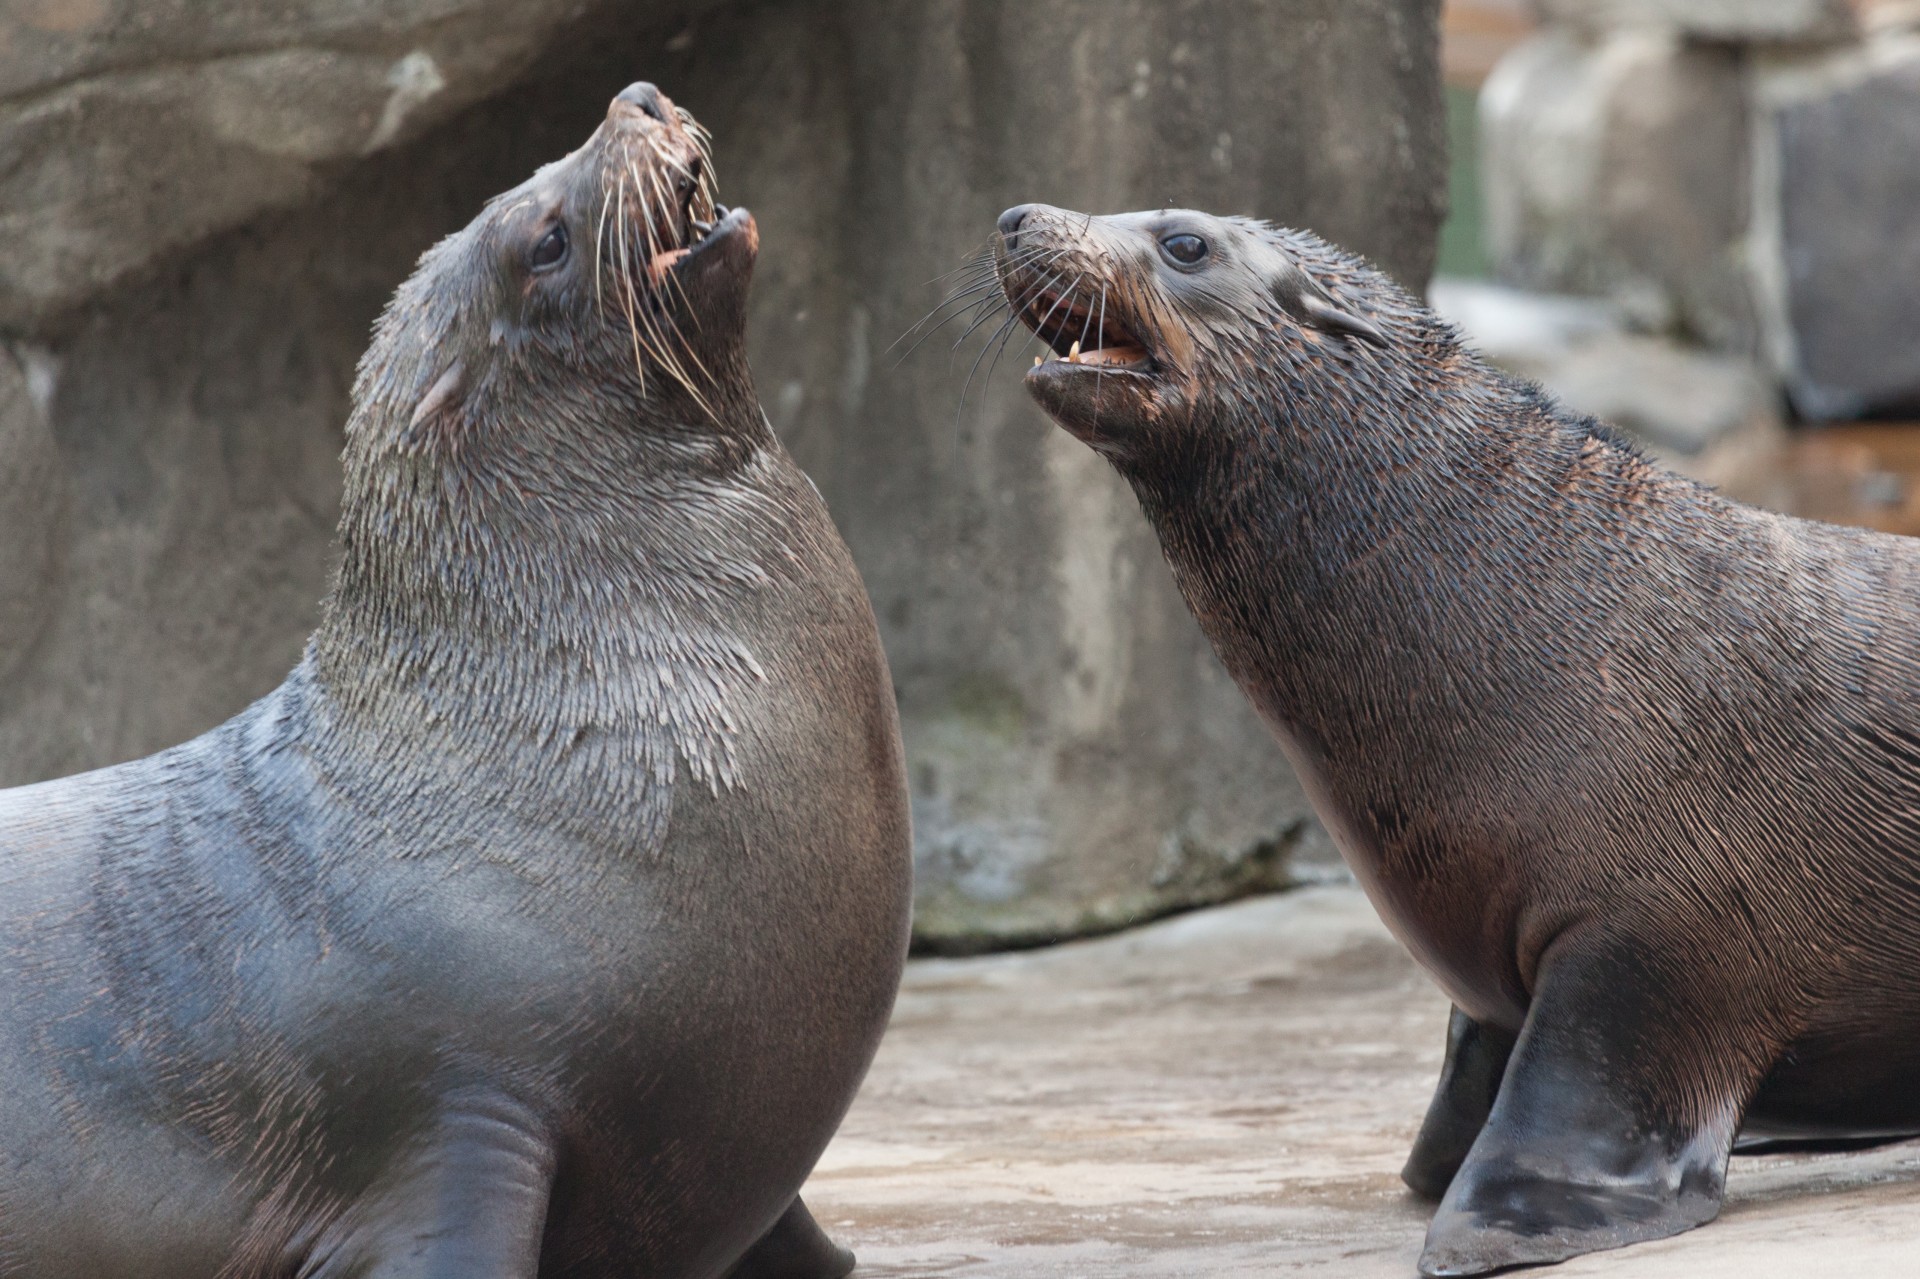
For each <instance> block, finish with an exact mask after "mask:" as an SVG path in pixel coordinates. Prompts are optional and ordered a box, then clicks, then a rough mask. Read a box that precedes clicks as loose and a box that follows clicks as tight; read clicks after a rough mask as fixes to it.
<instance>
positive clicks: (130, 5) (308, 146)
mask: <svg viewBox="0 0 1920 1279" xmlns="http://www.w3.org/2000/svg"><path fill="white" fill-rule="evenodd" d="M580 7H581V5H580V0H393V2H392V3H373V2H372V0H276V2H275V3H270V4H261V3H258V0H14V2H12V3H9V4H8V5H6V6H5V7H4V8H0V170H4V172H5V174H6V177H5V180H4V182H0V243H4V244H5V245H6V248H5V250H4V251H0V327H4V328H7V329H11V330H14V331H16V332H20V331H31V330H34V329H37V328H41V327H43V326H45V325H46V324H47V323H48V322H49V321H51V320H53V319H56V318H57V317H58V316H59V315H60V314H61V313H62V312H64V311H66V310H68V309H70V308H71V307H72V306H74V305H75V304H76V303H78V302H81V301H84V300H86V299H88V298H90V297H92V296H94V295H96V294H97V293H99V292H100V291H101V290H102V289H104V288H106V287H107V286H109V285H111V284H113V283H114V282H115V281H116V280H119V279H121V278H122V277H124V276H127V275H128V274H130V273H134V272H137V271H139V270H140V269H141V268H142V267H144V266H146V265H148V264H149V263H152V262H153V261H155V260H156V259H157V258H159V257H161V256H162V255H165V254H167V253H168V252H170V251H172V250H175V249H178V248H180V247H182V246H184V245H189V244H192V243H194V242H195V241H198V240H200V239H203V238H204V237H206V236H207V235H209V234H212V233H214V232H217V231H220V230H222V229H225V228H227V227H231V226H235V225H238V224H239V223H242V222H244V221H246V220H247V219H249V218H251V217H253V216H255V215H257V214H259V213H260V212H262V211H263V210H267V209H273V208H280V207H285V206H288V205H292V204H296V203H299V202H300V201H302V200H304V199H306V198H307V197H308V196H309V195H310V194H311V193H312V191H313V189H314V182H315V179H316V177H317V176H319V175H320V174H321V173H322V172H323V171H324V170H325V168H326V167H327V166H329V165H335V164H339V163H342V162H346V161H351V160H353V159H355V158H357V157H360V156H363V155H366V154H368V153H370V152H373V151H378V150H380V149H382V148H384V147H388V146H391V145H393V144H394V143H396V142H400V141H402V140H404V139H407V138H410V137H413V136H416V135H418V134H419V133H420V132H421V131H422V130H424V129H426V128H428V127H429V126H431V125H433V124H435V123H438V122H439V121H442V120H444V119H446V118H448V117H449V116H450V115H451V114H453V113H454V112H456V111H458V110H459V109H460V108H462V107H464V106H467V105H469V104H470V103H472V102H474V101H476V100H477V99H479V98H481V97H483V96H485V95H487V94H489V93H492V92H495V91H497V90H498V89H500V88H501V87H502V86H503V85H505V84H506V83H508V82H509V81H510V80H511V79H512V78H513V77H514V76H515V75H516V74H518V73H519V72H520V71H521V70H523V69H524V67H525V66H526V64H527V62H528V61H529V60H530V59H531V58H532V57H533V56H534V55H535V54H536V53H538V52H539V51H540V49H541V48H542V47H543V46H544V45H545V44H546V43H547V41H548V40H549V38H550V37H551V36H552V35H553V34H554V33H555V31H556V30H557V29H559V28H560V26H561V25H562V24H563V23H564V22H565V21H566V20H567V19H568V18H570V17H572V16H574V14H575V12H576V11H577V10H578V9H579V8H580Z"/></svg>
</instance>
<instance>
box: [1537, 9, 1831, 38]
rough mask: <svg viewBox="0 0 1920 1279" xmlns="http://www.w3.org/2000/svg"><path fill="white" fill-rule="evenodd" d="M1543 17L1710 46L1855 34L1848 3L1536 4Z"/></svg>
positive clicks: (1581, 26) (1592, 28)
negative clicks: (1660, 33)
mask: <svg viewBox="0 0 1920 1279" xmlns="http://www.w3.org/2000/svg"><path fill="white" fill-rule="evenodd" d="M1534 4H1535V7H1536V8H1537V9H1538V10H1539V12H1540V13H1541V14H1542V16H1544V17H1547V18H1550V19H1552V20H1553V21H1555V22H1564V23H1567V24H1569V25H1572V26H1576V27H1580V28H1583V29H1585V30H1588V31H1604V30H1608V29H1612V28H1620V27H1665V28H1668V29H1670V30H1675V31H1679V32H1682V33H1684V34H1686V35H1689V36H1696V37H1699V38H1702V39H1707V40H1725V41H1742V42H1745V41H1753V42H1760V41H1798V40H1821V39H1831V38H1833V37H1836V36H1843V35H1845V34H1847V32H1848V31H1850V30H1851V29H1852V18H1853V12H1852V6H1850V5H1849V4H1848V0H1534Z"/></svg>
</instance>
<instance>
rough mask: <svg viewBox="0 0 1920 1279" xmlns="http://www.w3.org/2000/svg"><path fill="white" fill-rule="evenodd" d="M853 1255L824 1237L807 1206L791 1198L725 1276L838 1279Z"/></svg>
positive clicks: (737, 1278) (741, 1278) (732, 1278)
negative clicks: (777, 1217)
mask: <svg viewBox="0 0 1920 1279" xmlns="http://www.w3.org/2000/svg"><path fill="white" fill-rule="evenodd" d="M852 1269H853V1254H852V1253H850V1252H848V1251H847V1250H846V1249H845V1248H842V1247H840V1246H839V1245H838V1244H836V1243H834V1241H833V1240H831V1239H829V1238H827V1232H826V1231H824V1230H822V1229H820V1223H818V1222H816V1221H815V1220H814V1219H813V1214H812V1213H810V1212H808V1211H807V1206H806V1205H805V1204H804V1203H801V1202H800V1200H798V1199H795V1200H794V1201H793V1202H792V1203H791V1204H789V1205H788V1206H787V1210H786V1212H784V1213H782V1214H781V1215H780V1220H778V1221H776V1222H774V1223H773V1229H771V1230H769V1231H767V1233H766V1234H764V1235H762V1236H761V1237H760V1242H759V1243H756V1244H755V1245H753V1247H751V1248H749V1249H747V1254H746V1256H744V1257H742V1258H740V1260H739V1261H737V1262H735V1263H734V1266H733V1269H732V1270H729V1271H728V1272H727V1279H841V1276H842V1275H845V1274H847V1273H848V1272H849V1271H851V1270H852Z"/></svg>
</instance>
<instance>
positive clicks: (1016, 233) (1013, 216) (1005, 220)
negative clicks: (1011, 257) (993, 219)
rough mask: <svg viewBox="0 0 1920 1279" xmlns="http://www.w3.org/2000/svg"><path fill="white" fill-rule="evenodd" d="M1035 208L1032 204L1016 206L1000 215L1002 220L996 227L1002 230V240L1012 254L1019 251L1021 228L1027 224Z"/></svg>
mask: <svg viewBox="0 0 1920 1279" xmlns="http://www.w3.org/2000/svg"><path fill="white" fill-rule="evenodd" d="M1035 207H1036V206H1034V205H1031V204H1016V205H1014V206H1013V207H1012V208H1011V209H1008V210H1007V211H1006V212H1005V213H1002V214H1001V215H1000V220H999V221H998V222H997V223H996V224H995V225H996V226H998V227H999V228H1000V238H1001V240H1002V241H1004V242H1005V243H1006V246H1007V252H1009V253H1012V252H1014V251H1016V250H1017V249H1019V247H1020V227H1021V225H1022V224H1023V223H1025V222H1026V220H1027V214H1029V213H1031V212H1033V210H1034V208H1035Z"/></svg>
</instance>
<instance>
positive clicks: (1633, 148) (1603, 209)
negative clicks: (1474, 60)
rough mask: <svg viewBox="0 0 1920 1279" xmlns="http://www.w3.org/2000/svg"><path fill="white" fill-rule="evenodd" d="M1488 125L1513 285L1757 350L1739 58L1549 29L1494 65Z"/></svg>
mask: <svg viewBox="0 0 1920 1279" xmlns="http://www.w3.org/2000/svg"><path fill="white" fill-rule="evenodd" d="M1480 123H1481V159H1482V166H1483V169H1484V174H1483V190H1484V192H1485V201H1486V222H1485V227H1486V237H1487V248H1488V252H1489V254H1490V256H1491V258H1492V260H1493V263H1494V271H1495V273H1496V274H1497V275H1498V276H1499V277H1500V278H1502V279H1504V280H1507V281H1509V282H1512V283H1516V284H1522V285H1525V286H1527V287H1529V288H1535V289H1545V290H1550V291H1560V292H1574V293H1598V294H1608V295H1611V296H1613V297H1615V298H1617V299H1618V300H1620V301H1621V302H1622V303H1623V304H1625V305H1627V306H1628V307H1629V308H1630V309H1632V310H1634V311H1635V312H1636V313H1638V315H1639V317H1640V318H1641V320H1642V321H1643V322H1644V323H1647V324H1648V325H1650V326H1652V327H1658V328H1663V329H1665V328H1671V329H1675V330H1677V331H1679V332H1682V333H1686V334H1689V335H1691V336H1693V337H1696V338H1698V339H1701V340H1703V341H1705V342H1706V343H1707V344H1709V345H1712V346H1716V347H1720V348H1722V349H1730V350H1740V351H1746V350H1749V349H1751V348H1752V346H1753V344H1754V340H1755V339H1754V320H1753V315H1752V307H1751V303H1750V301H1749V293H1748V288H1747V280H1746V272H1745V263H1744V261H1743V259H1742V256H1741V235H1742V233H1743V232H1744V230H1745V226H1746V195H1747V178H1746V168H1747V136H1746V103H1745V84H1744V80H1743V75H1742V61H1741V58H1740V56H1739V55H1738V54H1737V53H1736V52H1735V51H1733V50H1731V49H1728V48H1725V47H1720V46H1713V45H1701V44H1695V43H1690V42H1688V41H1685V40H1683V39H1681V38H1680V37H1679V36H1678V35H1677V34H1676V33H1675V32H1673V31H1671V30H1658V29H1642V28H1636V29H1631V30H1625V31H1617V32H1610V33H1608V34H1606V35H1603V36H1600V37H1598V38H1597V39H1593V40H1589V39H1586V38H1583V37H1580V36H1577V35H1575V34H1573V33H1571V32H1569V31H1567V30H1564V29H1556V28H1549V29H1547V30H1545V31H1543V32H1541V33H1540V34H1539V35H1536V36H1534V37H1533V38H1531V39H1530V40H1528V41H1527V42H1526V43H1524V44H1522V45H1521V46H1520V47H1518V48H1516V49H1515V50H1513V52H1511V53H1510V54H1508V55H1507V57H1506V58H1505V59H1504V60H1502V62H1501V63H1500V64H1499V66H1498V67H1496V68H1495V70H1494V72H1493V74H1492V76H1491V77H1489V79H1488V80H1487V83H1486V86H1485V88H1484V90H1483V91H1482V93H1481V96H1480Z"/></svg>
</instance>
